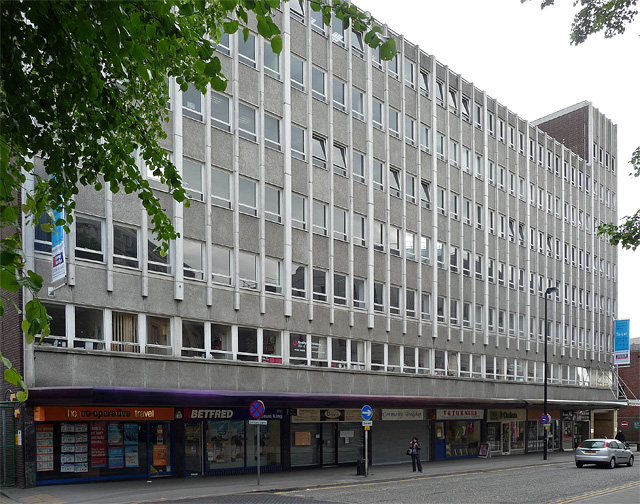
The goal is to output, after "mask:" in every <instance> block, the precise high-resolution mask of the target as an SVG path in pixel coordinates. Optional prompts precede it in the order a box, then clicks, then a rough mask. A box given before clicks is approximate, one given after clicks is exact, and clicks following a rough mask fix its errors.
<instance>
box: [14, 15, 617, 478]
mask: <svg viewBox="0 0 640 504" xmlns="http://www.w3.org/2000/svg"><path fill="white" fill-rule="evenodd" d="M303 6H304V7H303ZM315 16H316V14H315V13H313V12H310V11H309V10H308V9H307V4H306V3H305V2H302V3H301V4H300V3H299V2H291V3H286V4H283V6H282V10H281V11H278V12H277V14H276V22H277V23H278V25H279V26H280V27H281V29H282V31H283V34H284V37H283V40H284V49H283V51H282V54H280V55H275V54H274V53H272V52H271V50H270V46H269V44H268V43H265V42H264V40H263V39H262V38H261V37H260V36H259V35H257V32H255V31H252V32H251V35H250V36H249V38H248V40H247V41H246V42H245V41H244V40H243V38H242V36H239V37H238V36H237V35H231V36H224V37H223V40H222V41H221V43H220V46H219V55H220V59H221V60H222V68H223V72H224V74H225V75H226V76H227V77H228V79H229V85H228V88H227V91H226V92H225V93H216V92H212V91H210V92H208V93H207V94H206V95H204V96H203V95H201V93H199V92H198V91H196V90H195V89H194V88H190V89H189V90H188V91H186V92H181V91H180V90H179V88H178V86H177V85H176V84H175V83H174V82H170V103H169V104H168V107H169V116H170V122H169V123H168V124H167V126H166V131H167V133H168V136H167V139H166V140H164V146H165V147H166V149H167V151H168V152H169V154H170V156H171V158H172V160H173V162H174V163H175V164H176V166H177V167H178V169H179V171H180V173H182V176H183V180H184V183H185V184H186V186H187V187H188V193H189V197H190V206H189V207H188V208H186V207H185V206H183V205H182V204H180V203H176V202H174V201H173V200H172V199H171V197H170V196H169V195H168V194H166V192H164V191H163V188H162V186H161V185H160V184H159V182H158V181H154V179H153V176H152V174H151V173H149V172H147V171H146V167H145V166H144V165H143V164H142V162H141V164H140V169H141V170H143V171H144V172H145V173H146V174H147V175H146V176H147V177H148V178H149V179H150V181H151V182H152V184H153V185H154V187H155V188H157V192H156V194H157V195H158V197H159V198H160V199H161V201H162V202H163V204H164V207H165V208H166V209H167V212H168V213H169V215H170V216H171V218H172V219H173V222H174V224H175V226H176V228H177V230H178V231H179V232H180V234H181V238H180V239H178V240H177V241H176V242H175V243H172V244H171V251H170V253H169V255H168V256H167V257H165V258H163V257H161V256H160V255H159V254H158V253H156V252H155V249H156V246H157V243H156V242H155V241H154V240H153V237H152V234H151V233H150V229H149V223H148V218H147V215H146V213H145V211H144V209H143V207H142V205H141V204H140V202H139V201H138V199H137V197H135V196H134V195H131V196H126V195H122V194H115V195H114V194H112V193H111V192H110V191H108V190H105V191H101V192H95V191H93V190H92V189H87V190H83V191H81V192H80V194H79V196H78V198H77V212H76V214H75V217H74V219H75V220H74V226H73V229H72V230H71V233H70V234H69V235H68V236H67V254H68V272H67V279H66V285H64V286H62V287H60V288H57V289H56V290H54V292H52V294H51V295H50V296H47V294H46V289H45V293H44V297H45V299H46V304H47V307H48V309H49V312H50V314H51V315H52V316H53V322H52V332H51V336H50V337H49V338H47V339H46V340H45V341H44V343H43V344H42V345H40V346H37V347H28V348H25V349H24V351H23V352H22V354H21V355H23V356H24V362H23V366H24V367H23V369H24V373H25V376H26V378H27V380H28V382H29V384H30V387H31V391H30V398H29V401H28V403H27V404H26V405H25V406H22V407H21V409H22V414H21V417H20V419H19V421H18V424H17V428H18V429H21V431H22V433H21V438H20V439H21V443H22V444H21V445H20V446H18V448H17V456H18V460H19V463H18V465H17V467H18V469H17V472H18V475H19V477H20V480H21V482H22V484H26V485H33V484H47V483H54V482H64V481H70V480H74V481H77V480H85V479H102V478H118V477H136V476H139V477H148V476H154V475H167V474H168V475H174V476H195V475H206V474H228V473H234V472H243V471H252V470H255V469H256V463H257V458H258V455H260V461H261V465H262V468H263V469H262V470H264V471H279V470H289V469H292V468H296V467H303V466H306V467H310V466H317V467H321V466H327V465H335V464H349V463H351V464H353V463H355V462H356V461H357V460H358V459H361V458H362V457H363V453H364V450H363V443H364V437H365V436H364V433H363V427H362V418H361V408H362V407H363V406H364V405H365V404H369V405H371V406H372V408H373V427H372V428H371V431H370V436H369V440H370V443H371V446H370V449H369V454H370V456H371V462H372V463H373V464H380V463H393V462H405V461H406V460H407V457H406V456H405V454H404V451H405V448H406V445H407V443H408V441H409V439H410V438H411V437H412V436H419V437H420V439H421V441H422V443H423V459H428V460H430V461H437V460H441V459H446V458H455V457H470V456H478V455H486V454H487V453H488V452H491V454H492V455H493V456H495V455H508V454H513V453H525V452H533V451H541V450H542V447H543V443H544V430H543V427H542V425H541V424H540V421H539V418H540V415H541V414H542V412H543V388H544V387H543V383H544V359H545V345H544V333H545V324H544V319H545V293H546V292H547V289H548V288H549V287H557V292H553V293H550V294H549V296H548V297H547V303H548V321H549V324H548V328H549V340H548V361H549V387H548V394H549V413H550V415H551V421H550V429H549V431H548V432H549V439H548V446H549V448H550V449H551V450H555V449H573V447H574V444H575V443H577V442H579V441H580V440H581V439H583V438H585V437H587V436H590V435H594V434H595V435H610V436H612V435H613V434H614V427H613V426H614V425H615V415H616V413H615V410H616V409H617V408H620V407H621V406H622V405H624V403H623V402H621V401H618V399H617V396H616V394H614V393H612V391H611V389H610V383H611V378H612V373H613V369H612V365H611V363H612V359H611V355H612V350H613V349H612V335H613V326H614V324H613V321H614V319H615V316H616V295H617V279H618V275H619V272H618V271H617V269H616V263H617V255H616V250H615V248H613V247H611V246H610V245H609V244H608V243H607V241H606V240H605V239H603V238H600V237H598V236H597V235H596V234H595V232H594V227H595V226H596V225H598V224H599V223H603V222H612V221H613V222H615V221H616V220H617V213H616V190H617V189H616V187H617V168H618V167H617V163H618V160H617V155H616V135H617V132H616V126H615V125H614V124H612V123H611V121H610V120H608V119H607V118H606V117H605V116H604V115H603V114H602V113H601V112H600V111H599V110H598V109H597V108H595V106H594V105H592V104H591V103H589V102H581V103H578V104H576V105H573V106H571V107H569V108H567V109H565V110H562V111H559V112H557V113H555V114H552V115H549V116H547V117H544V118H542V119H539V120H537V121H532V120H530V119H529V118H523V117H520V116H519V115H518V114H517V112H516V111H513V110H510V109H509V108H508V106H507V105H503V104H501V103H500V102H499V101H498V100H497V99H495V98H493V97H491V96H490V95H488V94H487V92H486V91H484V90H480V89H477V88H476V87H474V85H473V84H472V83H471V82H470V81H468V80H465V78H463V77H462V76H461V75H459V74H457V73H455V72H454V71H453V70H451V69H449V68H448V67H447V66H446V65H445V64H444V63H442V62H439V61H437V60H436V57H435V56H433V55H431V54H429V53H427V52H425V50H427V49H429V48H424V49H425V50H423V49H422V48H419V47H417V46H416V45H414V44H412V43H411V42H409V41H408V40H405V39H404V37H403V36H402V35H398V34H395V33H393V32H391V31H388V30H387V28H386V27H384V30H385V31H386V32H387V33H388V34H389V35H390V36H392V37H394V38H395V39H396V41H397V47H398V54H397V57H396V58H394V59H393V60H392V61H390V62H383V61H381V60H380V57H379V54H378V52H377V51H374V50H371V49H370V48H369V47H367V46H366V45H364V44H363V39H362V36H361V35H360V34H358V33H353V32H351V31H350V30H343V29H342V24H341V23H340V22H336V23H333V27H326V28H325V27H323V26H322V23H321V22H320V23H319V22H318V21H317V19H316V17H315ZM250 28H253V27H250ZM472 77H473V76H470V78H472ZM541 113H542V111H541ZM24 236H25V244H26V247H27V250H28V255H29V259H30V264H31V266H32V267H34V268H35V270H36V271H37V272H38V273H40V274H41V275H43V276H44V277H45V281H47V279H48V278H50V269H51V266H50V263H51V255H50V250H51V242H50V236H48V235H47V234H46V233H43V232H42V231H41V230H40V229H39V228H36V229H34V228H30V227H25V229H24ZM18 340H19V333H18V332H17V331H16V334H15V341H18ZM254 400H262V401H263V402H264V405H265V408H266V413H265V415H264V416H263V417H262V418H263V419H266V422H267V424H266V425H263V426H261V434H260V436H259V439H260V442H257V441H256V439H257V436H256V426H255V425H254V424H250V423H249V420H250V419H251V416H250V409H249V405H250V404H251V403H252V402H253V401H254Z"/></svg>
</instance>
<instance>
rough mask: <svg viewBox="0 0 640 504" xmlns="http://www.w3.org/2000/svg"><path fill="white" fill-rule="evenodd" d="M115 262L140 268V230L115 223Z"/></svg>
mask: <svg viewBox="0 0 640 504" xmlns="http://www.w3.org/2000/svg"><path fill="white" fill-rule="evenodd" d="M113 264H117V265H119V266H127V267H129V268H138V267H139V265H140V261H139V259H138V230H137V229H134V228H130V227H126V226H122V225H119V224H114V225H113Z"/></svg>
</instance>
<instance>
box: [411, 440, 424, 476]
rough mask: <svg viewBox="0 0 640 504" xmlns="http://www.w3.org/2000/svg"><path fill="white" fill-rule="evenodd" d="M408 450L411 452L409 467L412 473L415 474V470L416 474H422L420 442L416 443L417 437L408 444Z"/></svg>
mask: <svg viewBox="0 0 640 504" xmlns="http://www.w3.org/2000/svg"><path fill="white" fill-rule="evenodd" d="M409 449H410V450H411V465H412V466H413V472H416V468H417V469H418V472H422V463H421V462H420V450H421V449H422V446H421V445H420V441H418V438H417V437H414V438H413V439H412V440H411V442H410V443H409Z"/></svg>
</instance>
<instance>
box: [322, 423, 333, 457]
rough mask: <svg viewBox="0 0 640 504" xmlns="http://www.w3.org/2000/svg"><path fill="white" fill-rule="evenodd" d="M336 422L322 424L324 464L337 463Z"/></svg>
mask: <svg viewBox="0 0 640 504" xmlns="http://www.w3.org/2000/svg"><path fill="white" fill-rule="evenodd" d="M335 438H336V424H335V423H332V422H327V423H323V424H322V465H323V466H330V465H336V439H335Z"/></svg>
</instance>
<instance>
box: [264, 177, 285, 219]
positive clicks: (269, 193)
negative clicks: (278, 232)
mask: <svg viewBox="0 0 640 504" xmlns="http://www.w3.org/2000/svg"><path fill="white" fill-rule="evenodd" d="M264 218H265V219H267V220H270V221H273V222H278V223H280V222H282V204H281V200H280V189H277V188H275V187H271V186H268V185H266V186H264Z"/></svg>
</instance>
